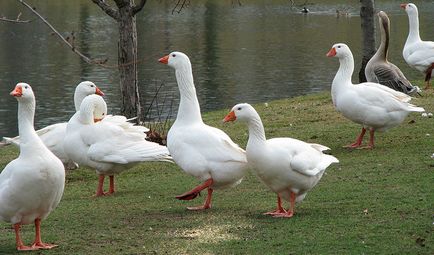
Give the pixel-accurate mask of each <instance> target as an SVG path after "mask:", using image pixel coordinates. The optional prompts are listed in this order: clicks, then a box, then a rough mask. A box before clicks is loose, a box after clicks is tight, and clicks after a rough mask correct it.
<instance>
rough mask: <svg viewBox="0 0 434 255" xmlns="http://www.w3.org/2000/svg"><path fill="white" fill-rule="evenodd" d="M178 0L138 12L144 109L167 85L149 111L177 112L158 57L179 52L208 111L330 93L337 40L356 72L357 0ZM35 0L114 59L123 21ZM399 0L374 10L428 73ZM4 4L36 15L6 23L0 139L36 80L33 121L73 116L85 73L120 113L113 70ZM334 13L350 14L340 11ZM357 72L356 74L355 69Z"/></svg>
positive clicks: (13, 129) (428, 9) (425, 17)
mask: <svg viewBox="0 0 434 255" xmlns="http://www.w3.org/2000/svg"><path fill="white" fill-rule="evenodd" d="M109 2H111V1H109ZM174 2H175V1H148V3H147V5H146V6H145V8H144V10H143V11H142V12H141V13H139V14H138V16H137V25H138V41H139V58H140V63H139V83H140V84H139V86H140V93H141V97H142V100H143V102H144V103H143V105H144V108H145V111H146V109H147V108H149V104H150V102H151V101H152V99H153V98H154V95H155V91H156V89H157V88H158V87H159V86H160V85H161V84H163V86H162V88H161V90H160V93H159V95H158V100H157V101H158V102H157V103H158V104H159V107H158V112H161V113H158V112H157V110H156V109H157V108H156V107H155V105H154V107H153V108H152V109H153V111H152V114H151V115H149V116H148V117H150V118H156V116H158V115H161V116H163V117H165V116H166V115H168V114H170V112H171V115H172V116H175V115H174V114H176V109H177V105H178V99H179V95H178V89H177V85H176V80H175V76H174V72H173V70H172V69H171V68H169V67H167V66H165V65H162V64H160V63H158V61H157V60H158V58H160V57H162V56H164V55H166V54H168V53H170V52H171V51H175V50H176V51H182V52H184V53H186V54H187V55H189V57H190V60H191V62H192V65H193V75H194V78H195V85H196V89H197V93H198V97H199V101H200V104H201V107H202V111H203V112H205V111H210V110H214V109H222V108H226V109H229V108H231V107H232V106H233V105H234V104H236V103H239V102H249V103H257V102H266V101H269V100H273V99H280V98H289V97H294V96H298V95H304V94H309V93H314V92H318V91H324V90H329V89H330V86H331V81H332V79H333V77H334V75H335V73H336V71H337V68H338V61H337V60H336V59H329V58H327V57H326V56H325V54H326V53H327V51H328V50H329V49H330V47H331V46H332V45H333V44H334V43H336V42H345V43H347V44H348V45H349V46H350V48H351V49H352V51H353V54H354V56H355V58H356V71H358V68H359V62H360V49H361V39H360V38H361V32H360V17H359V15H358V13H359V1H339V0H328V1H316V2H318V3H315V1H309V2H312V4H309V5H308V6H307V7H308V8H309V9H310V11H311V13H309V14H307V15H305V14H302V13H300V9H301V7H300V6H296V7H292V6H291V5H290V1H287V0H279V1H278V0H273V1H265V0H263V1H243V0H241V4H242V5H241V6H240V5H238V1H236V0H223V1H215V0H208V1H190V5H189V6H188V7H187V8H185V9H183V10H182V11H181V12H180V13H177V12H174V13H172V9H173V7H174ZM193 2H194V3H193ZM294 2H295V3H296V4H297V3H301V2H302V1H294ZM29 3H31V4H32V6H35V7H36V8H37V10H38V11H39V12H40V13H41V14H43V16H45V17H46V18H47V19H48V20H49V21H50V22H51V23H52V24H53V25H54V26H55V27H56V28H57V29H58V30H59V31H60V32H61V33H62V34H64V35H69V34H70V33H71V32H74V36H75V40H74V43H75V45H76V47H77V48H78V49H80V50H81V51H82V52H83V53H85V54H87V55H89V56H91V57H93V58H108V62H107V64H108V65H112V66H115V65H116V59H117V39H118V34H117V25H116V23H115V22H114V21H113V20H112V19H111V18H110V17H108V16H107V15H105V14H104V13H103V12H102V11H101V10H100V9H99V8H98V7H97V6H96V5H94V4H93V3H92V2H91V1H87V0H75V1H57V0H46V1H36V0H33V1H30V0H29ZM414 3H415V4H417V5H418V7H419V12H420V13H419V16H420V27H421V37H422V39H427V40H428V39H429V40H434V29H432V24H433V21H434V15H433V14H434V1H415V2H414ZM399 4H400V2H397V1H392V0H391V1H381V2H380V1H377V3H376V9H377V10H384V11H386V12H387V13H388V14H389V17H390V19H391V38H392V42H391V45H390V47H391V50H390V57H389V58H390V59H391V61H392V62H394V63H395V64H396V65H398V66H399V67H400V68H401V70H403V72H404V73H405V74H406V76H407V78H409V79H410V80H412V79H422V78H423V76H422V74H420V73H418V72H417V71H414V70H412V69H410V68H409V67H408V66H407V65H406V64H405V63H404V60H403V59H402V55H401V51H402V47H403V45H404V42H405V39H406V37H407V33H408V20H407V16H406V14H405V12H404V11H403V10H401V9H400V8H399ZM0 10H1V12H0V15H3V16H6V17H8V18H15V17H17V15H18V13H20V12H22V15H21V19H22V20H26V19H30V20H33V21H32V22H30V23H27V24H13V23H6V22H0V74H1V75H0V136H14V135H16V134H17V133H18V131H17V117H16V111H17V103H16V100H15V99H14V98H13V97H11V96H9V92H10V91H11V90H12V89H13V88H14V86H15V84H16V83H17V82H20V81H23V82H27V83H29V84H31V85H32V87H33V89H34V91H35V94H36V97H37V109H36V117H35V126H36V128H41V127H44V126H46V125H48V124H52V123H56V122H60V121H67V120H68V119H69V118H70V117H71V116H72V114H73V112H74V104H73V91H74V89H75V86H76V84H78V83H79V82H80V81H82V80H91V81H94V82H95V83H96V84H97V86H99V87H100V88H101V89H102V90H103V91H104V92H105V93H106V97H105V98H106V101H107V104H108V107H109V112H110V113H113V114H116V113H119V109H120V105H119V104H120V102H119V80H118V72H117V70H116V68H101V67H98V66H93V65H88V64H86V63H85V62H83V61H81V60H80V58H79V57H77V56H76V55H75V54H73V53H72V52H71V50H69V48H67V47H66V46H65V45H64V44H63V43H61V42H60V41H59V40H58V39H57V37H56V36H54V35H53V34H52V33H51V31H50V30H49V29H48V28H47V27H46V26H45V25H44V24H43V23H42V22H41V21H39V20H38V19H36V18H35V17H34V16H33V15H32V14H30V13H29V12H28V11H27V10H26V9H25V8H24V7H23V6H22V5H21V4H19V3H18V1H1V2H0ZM336 10H340V11H342V12H345V13H348V15H344V16H340V17H337V15H336ZM353 77H354V80H355V81H357V75H354V76H353ZM171 104H173V106H172V107H170V105H171ZM172 108H173V109H172ZM171 109H172V110H173V111H171ZM222 117H223V116H222Z"/></svg>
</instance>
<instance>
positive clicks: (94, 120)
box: [93, 119, 102, 123]
mask: <svg viewBox="0 0 434 255" xmlns="http://www.w3.org/2000/svg"><path fill="white" fill-rule="evenodd" d="M101 120H102V119H93V122H94V123H97V122H99V121H101Z"/></svg>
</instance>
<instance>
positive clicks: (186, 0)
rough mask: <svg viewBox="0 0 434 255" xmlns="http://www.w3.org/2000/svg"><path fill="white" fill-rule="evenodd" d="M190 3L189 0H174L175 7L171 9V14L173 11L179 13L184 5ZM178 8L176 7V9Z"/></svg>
mask: <svg viewBox="0 0 434 255" xmlns="http://www.w3.org/2000/svg"><path fill="white" fill-rule="evenodd" d="M189 4H190V0H178V1H177V2H176V5H175V7H173V9H172V14H173V13H174V12H177V13H180V12H181V11H182V9H184V7H187V6H188V5H189ZM177 8H178V9H177Z"/></svg>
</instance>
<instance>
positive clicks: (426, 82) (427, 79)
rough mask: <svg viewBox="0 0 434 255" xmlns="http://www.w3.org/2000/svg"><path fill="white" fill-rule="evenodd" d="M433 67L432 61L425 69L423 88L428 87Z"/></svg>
mask: <svg viewBox="0 0 434 255" xmlns="http://www.w3.org/2000/svg"><path fill="white" fill-rule="evenodd" d="M433 69H434V63H432V64H431V66H430V67H429V68H428V69H427V70H426V72H425V73H426V76H425V89H429V88H430V82H429V81H430V80H431V73H432V71H433Z"/></svg>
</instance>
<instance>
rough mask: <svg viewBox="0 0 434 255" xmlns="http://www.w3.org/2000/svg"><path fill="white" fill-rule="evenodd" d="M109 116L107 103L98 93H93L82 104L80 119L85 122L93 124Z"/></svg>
mask: <svg viewBox="0 0 434 255" xmlns="http://www.w3.org/2000/svg"><path fill="white" fill-rule="evenodd" d="M105 116H107V104H106V102H105V101H104V99H103V98H102V97H100V96H98V95H95V94H92V95H89V96H87V97H85V98H84V99H83V102H82V103H81V105H80V120H81V122H82V123H83V124H92V123H96V122H98V121H101V120H102V119H104V118H105Z"/></svg>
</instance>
